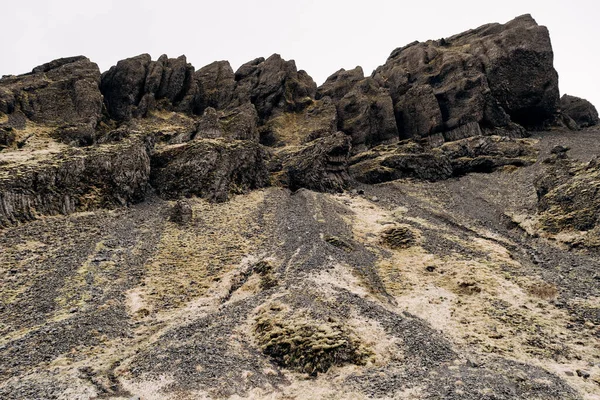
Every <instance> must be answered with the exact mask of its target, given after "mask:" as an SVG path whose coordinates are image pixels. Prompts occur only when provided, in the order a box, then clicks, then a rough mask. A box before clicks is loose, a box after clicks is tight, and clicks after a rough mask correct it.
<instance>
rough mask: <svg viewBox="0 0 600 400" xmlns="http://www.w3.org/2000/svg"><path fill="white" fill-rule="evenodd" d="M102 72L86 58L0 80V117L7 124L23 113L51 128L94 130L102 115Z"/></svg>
mask: <svg viewBox="0 0 600 400" xmlns="http://www.w3.org/2000/svg"><path fill="white" fill-rule="evenodd" d="M99 83H100V70H99V69H98V66H97V65H96V64H94V63H92V62H90V60H88V59H87V58H85V57H82V56H80V57H71V58H62V59H59V60H54V61H52V62H50V63H47V64H44V65H41V66H39V67H36V68H34V69H33V72H31V73H29V74H24V75H19V76H6V77H4V78H2V79H0V117H1V115H2V114H7V115H8V123H7V125H9V126H12V127H14V128H18V129H22V128H24V121H23V123H18V124H13V123H12V121H14V120H18V119H19V118H11V117H13V116H17V115H18V114H21V113H22V114H23V115H24V116H25V117H27V118H28V119H29V120H31V121H33V122H35V123H38V124H46V125H50V126H62V125H73V126H78V127H80V126H85V127H89V128H90V129H91V130H93V129H94V128H95V127H96V125H97V123H98V121H99V119H100V116H101V113H102V94H101V93H100V90H99V88H98V85H99Z"/></svg>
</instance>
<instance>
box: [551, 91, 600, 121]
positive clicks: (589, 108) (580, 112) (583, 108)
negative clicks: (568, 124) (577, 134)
mask: <svg viewBox="0 0 600 400" xmlns="http://www.w3.org/2000/svg"><path fill="white" fill-rule="evenodd" d="M560 109H561V110H562V112H563V113H564V114H566V115H567V116H569V118H571V119H573V121H575V123H576V124H577V125H578V126H579V127H580V128H585V127H588V126H594V125H598V122H600V120H599V119H598V111H597V110H596V107H594V105H593V104H592V103H590V102H589V101H587V100H585V99H580V98H579V97H575V96H569V95H568V94H565V95H563V96H562V97H561V98H560Z"/></svg>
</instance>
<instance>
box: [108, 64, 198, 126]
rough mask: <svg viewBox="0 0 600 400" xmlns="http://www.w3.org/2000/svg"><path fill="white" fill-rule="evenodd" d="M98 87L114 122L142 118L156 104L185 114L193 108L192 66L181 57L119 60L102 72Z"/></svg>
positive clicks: (193, 83) (193, 84)
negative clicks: (153, 59) (155, 59)
mask: <svg viewBox="0 0 600 400" xmlns="http://www.w3.org/2000/svg"><path fill="white" fill-rule="evenodd" d="M100 88H101V90H102V94H103V95H104V102H105V104H106V108H107V110H108V113H109V114H110V116H111V117H112V118H114V119H115V120H117V121H127V120H130V119H131V118H139V117H143V116H145V115H146V113H147V112H148V111H150V110H153V109H155V108H157V107H159V106H160V108H165V109H173V110H176V111H181V112H186V113H191V112H192V111H193V110H194V108H195V101H196V92H197V85H196V83H195V80H194V67H193V66H192V65H191V64H188V63H187V61H186V58H185V56H180V57H178V58H168V57H167V56H166V55H162V56H160V58H159V59H158V60H157V61H152V59H151V57H150V55H149V54H142V55H139V56H137V57H132V58H128V59H126V60H122V61H119V62H118V63H117V65H115V66H113V67H111V68H110V69H109V70H108V71H107V72H105V73H104V74H102V82H101V85H100ZM157 103H158V104H157Z"/></svg>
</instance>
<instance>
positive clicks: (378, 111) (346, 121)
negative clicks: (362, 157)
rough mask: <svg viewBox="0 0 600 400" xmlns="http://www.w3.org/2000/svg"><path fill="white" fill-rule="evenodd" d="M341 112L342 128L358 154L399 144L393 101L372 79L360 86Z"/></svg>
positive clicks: (346, 98) (344, 101)
mask: <svg viewBox="0 0 600 400" xmlns="http://www.w3.org/2000/svg"><path fill="white" fill-rule="evenodd" d="M337 109H338V128H339V129H340V130H341V131H343V132H344V133H346V134H348V135H350V136H351V137H352V148H353V151H354V152H358V151H362V150H365V149H368V148H371V147H373V146H376V145H378V144H382V143H392V142H394V141H398V128H397V127H396V120H395V118H394V106H393V104H392V99H391V97H390V96H389V95H388V93H387V91H386V90H384V89H382V88H380V87H379V84H378V83H377V82H376V81H375V80H373V79H372V78H366V79H364V80H362V81H360V82H359V83H357V84H356V85H355V86H354V88H353V89H352V90H350V91H349V92H348V93H347V94H346V95H345V96H344V97H343V98H342V99H341V100H340V101H339V103H338V105H337Z"/></svg>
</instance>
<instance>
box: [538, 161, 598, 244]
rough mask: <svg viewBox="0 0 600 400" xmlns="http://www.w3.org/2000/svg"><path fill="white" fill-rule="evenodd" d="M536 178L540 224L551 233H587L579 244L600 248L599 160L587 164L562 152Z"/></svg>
mask: <svg viewBox="0 0 600 400" xmlns="http://www.w3.org/2000/svg"><path fill="white" fill-rule="evenodd" d="M546 162H547V163H549V167H548V170H547V171H546V173H545V174H544V175H542V176H540V177H539V178H538V179H537V180H536V181H535V187H536V191H537V196H538V214H539V220H540V223H541V227H542V229H543V230H545V231H547V232H550V233H553V234H555V233H559V232H563V231H564V232H587V235H586V236H584V237H583V239H582V241H581V243H580V244H584V245H586V246H589V247H600V159H599V158H598V157H595V158H594V159H592V160H591V161H590V162H589V163H587V164H581V163H577V162H575V161H573V160H571V159H568V158H565V156H564V155H563V154H561V153H560V152H559V153H557V154H556V155H555V157H553V158H551V159H549V160H547V161H546Z"/></svg>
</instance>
